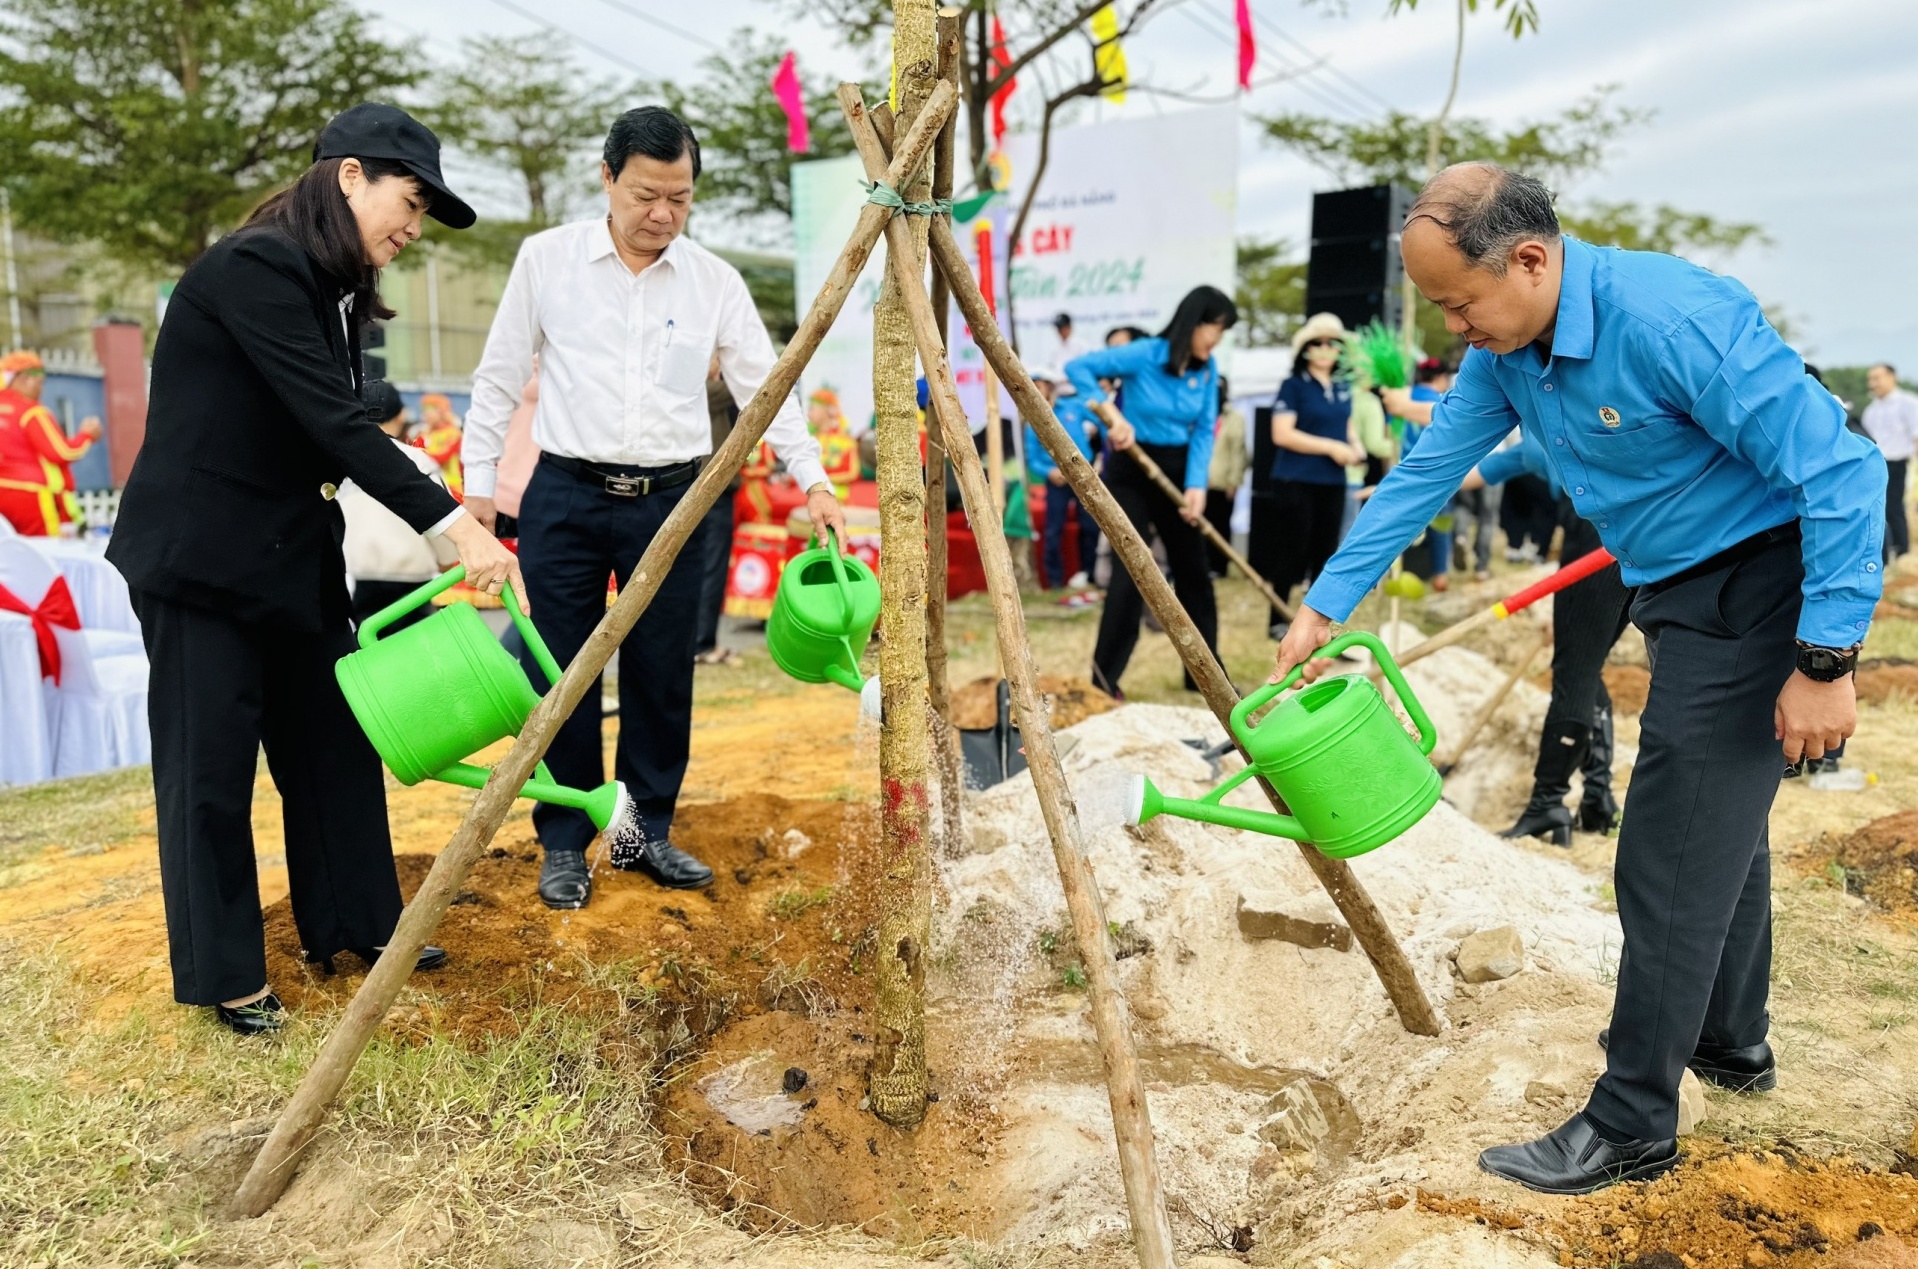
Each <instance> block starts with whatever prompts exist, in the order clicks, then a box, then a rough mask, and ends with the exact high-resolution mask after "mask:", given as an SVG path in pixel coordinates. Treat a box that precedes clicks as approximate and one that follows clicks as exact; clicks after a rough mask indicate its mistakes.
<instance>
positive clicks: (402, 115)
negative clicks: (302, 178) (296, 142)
mask: <svg viewBox="0 0 1918 1269" xmlns="http://www.w3.org/2000/svg"><path fill="white" fill-rule="evenodd" d="M321 159H390V160H392V161H393V162H395V163H399V164H402V165H403V166H404V167H405V168H406V170H407V171H409V172H411V173H412V174H413V175H414V176H416V177H418V178H419V181H420V184H422V185H424V186H425V187H426V188H427V189H428V190H430V191H432V195H433V197H432V200H431V205H430V206H429V207H428V208H427V209H426V214H427V215H429V216H431V217H432V218H433V219H434V220H437V221H439V222H440V223H441V224H442V225H445V226H446V227H447V228H448V229H465V228H467V227H469V226H470V225H471V224H472V223H473V222H474V221H475V220H477V219H479V217H477V216H475V215H474V214H473V209H472V208H471V207H468V206H467V205H466V200H465V199H463V198H461V197H460V196H459V195H458V194H455V193H454V192H453V191H452V190H450V189H448V188H446V178H445V177H443V176H441V175H440V139H439V138H438V137H436V136H434V135H433V130H432V129H431V128H429V127H427V126H426V125H425V124H423V123H421V122H420V121H419V120H418V119H415V118H414V117H413V116H412V115H409V114H407V113H406V112H405V111H404V110H401V109H400V108H399V107H398V106H388V105H383V104H381V103H379V102H376V101H368V102H362V103H361V104H359V105H357V106H354V107H352V108H350V109H347V110H342V111H340V113H339V114H337V115H334V116H333V119H332V121H331V122H330V123H328V124H327V125H326V129H325V130H324V131H323V132H321V133H320V139H319V140H318V141H316V142H314V143H313V161H314V162H315V163H317V162H319V161H320V160H321Z"/></svg>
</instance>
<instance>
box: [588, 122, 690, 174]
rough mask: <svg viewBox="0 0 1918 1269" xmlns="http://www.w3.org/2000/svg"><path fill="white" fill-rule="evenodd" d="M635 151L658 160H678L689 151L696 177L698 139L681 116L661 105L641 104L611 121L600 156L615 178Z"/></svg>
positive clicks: (670, 161) (675, 161) (665, 161)
mask: <svg viewBox="0 0 1918 1269" xmlns="http://www.w3.org/2000/svg"><path fill="white" fill-rule="evenodd" d="M636 154H643V155H645V156H646V157H647V158H649V159H657V160H659V161H660V162H661V163H677V162H678V161H679V159H680V156H682V155H686V154H690V155H692V156H693V179H694V180H698V179H699V138H698V137H696V136H694V135H693V130H692V129H691V128H689V127H687V126H686V121H685V120H684V119H681V118H680V117H679V116H678V115H676V114H674V113H673V112H672V111H670V110H668V109H666V107H664V106H641V107H639V109H637V110H628V111H627V112H626V113H625V114H623V115H621V116H620V117H619V118H617V119H615V120H613V126H612V129H611V130H610V131H609V132H607V134H606V149H605V150H604V151H602V152H601V154H600V157H601V158H603V159H605V160H606V167H607V170H608V171H610V172H612V174H613V179H614V180H618V179H619V174H620V173H621V172H623V171H625V170H626V160H627V159H630V158H632V157H633V156H634V155H636Z"/></svg>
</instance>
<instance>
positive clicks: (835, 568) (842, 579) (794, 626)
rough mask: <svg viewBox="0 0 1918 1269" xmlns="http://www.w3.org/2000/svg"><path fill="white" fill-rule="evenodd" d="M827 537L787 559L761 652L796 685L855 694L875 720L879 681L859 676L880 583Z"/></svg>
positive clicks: (875, 615)
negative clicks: (831, 685) (826, 685)
mask: <svg viewBox="0 0 1918 1269" xmlns="http://www.w3.org/2000/svg"><path fill="white" fill-rule="evenodd" d="M826 533H827V535H828V537H829V538H830V541H829V542H828V543H827V545H825V546H809V547H808V548H807V549H806V550H804V551H801V552H800V553H799V554H797V555H795V556H793V557H792V559H790V560H788V561H786V571H785V572H783V573H781V574H780V575H779V589H778V591H776V592H775V593H774V595H773V608H772V613H771V615H769V616H768V617H767V618H766V651H768V652H770V653H771V654H772V658H773V664H775V665H777V666H778V667H779V668H780V669H782V670H784V671H785V672H786V673H788V674H790V675H792V676H793V677H794V678H796V679H798V680H799V681H800V682H801V683H837V684H839V685H840V686H841V687H847V688H851V689H852V690H853V691H855V692H858V693H859V700H860V707H861V708H862V709H863V710H865V712H866V713H868V714H871V715H872V716H874V717H875V718H876V717H878V714H879V709H878V705H879V680H878V679H877V678H874V679H873V680H872V681H871V682H867V681H866V680H865V679H862V678H861V677H860V676H859V658H860V657H861V656H862V655H864V653H865V651H866V644H867V643H868V642H870V641H871V639H872V628H873V625H874V623H876V622H877V621H878V620H879V579H878V578H877V577H875V576H873V572H872V570H871V569H870V568H868V567H866V563H865V561H864V560H861V559H860V558H859V557H858V556H856V555H854V556H848V555H846V554H845V552H844V551H843V550H842V549H841V547H840V545H839V535H838V534H837V533H835V532H834V531H833V530H831V529H827V530H826ZM814 541H817V539H814Z"/></svg>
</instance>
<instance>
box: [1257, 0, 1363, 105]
mask: <svg viewBox="0 0 1918 1269" xmlns="http://www.w3.org/2000/svg"><path fill="white" fill-rule="evenodd" d="M1252 20H1253V22H1254V24H1256V25H1257V26H1260V27H1263V28H1265V29H1266V30H1268V31H1270V32H1271V33H1272V34H1274V35H1276V36H1278V37H1279V38H1280V39H1282V40H1284V41H1285V42H1286V43H1287V44H1290V45H1291V46H1292V47H1293V48H1296V49H1298V50H1299V51H1301V52H1303V53H1306V54H1308V55H1310V56H1312V57H1315V58H1317V57H1320V54H1319V53H1318V51H1317V50H1315V49H1314V48H1313V47H1312V46H1311V45H1309V44H1307V43H1305V42H1304V41H1302V40H1300V39H1298V38H1297V37H1295V36H1294V35H1293V34H1292V33H1291V32H1290V31H1287V30H1286V29H1285V28H1284V27H1282V26H1280V25H1279V24H1278V23H1276V22H1273V21H1271V20H1270V19H1269V18H1265V17H1261V16H1260V15H1259V13H1258V11H1257V10H1254V11H1253V14H1252ZM1322 62H1323V65H1324V67H1325V70H1326V71H1327V73H1329V74H1332V75H1336V76H1338V77H1339V78H1340V79H1342V80H1344V81H1345V82H1346V83H1348V84H1350V85H1351V86H1352V87H1353V88H1355V89H1357V90H1358V91H1359V92H1360V93H1362V94H1364V95H1365V96H1367V97H1369V98H1371V99H1372V100H1373V101H1374V102H1376V103H1378V105H1379V106H1380V107H1382V108H1383V109H1386V110H1392V111H1396V110H1397V109H1398V107H1397V106H1395V105H1393V104H1392V103H1391V102H1389V101H1387V100H1386V99H1385V98H1383V97H1381V96H1379V95H1378V94H1377V93H1375V92H1373V91H1372V90H1371V89H1370V88H1368V87H1367V86H1366V85H1365V84H1364V83H1363V82H1362V81H1360V80H1357V79H1354V78H1353V77H1352V76H1350V75H1348V74H1346V73H1345V72H1344V71H1342V70H1340V69H1339V68H1338V67H1337V66H1334V65H1333V64H1332V61H1331V59H1330V58H1323V59H1322Z"/></svg>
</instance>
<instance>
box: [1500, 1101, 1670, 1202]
mask: <svg viewBox="0 0 1918 1269" xmlns="http://www.w3.org/2000/svg"><path fill="white" fill-rule="evenodd" d="M1677 1162H1678V1142H1677V1141H1676V1140H1675V1139H1673V1138H1667V1139H1665V1140H1664V1141H1626V1142H1621V1143H1614V1142H1610V1141H1607V1140H1605V1138H1603V1137H1601V1136H1599V1135H1598V1129H1597V1128H1596V1127H1594V1126H1593V1124H1592V1121H1591V1120H1589V1119H1587V1118H1586V1117H1585V1115H1584V1112H1582V1111H1581V1112H1580V1113H1578V1114H1576V1115H1573V1116H1572V1117H1571V1118H1570V1119H1568V1120H1566V1121H1565V1122H1564V1123H1562V1124H1560V1125H1559V1126H1558V1127H1557V1128H1554V1129H1553V1130H1552V1131H1551V1132H1548V1133H1546V1134H1545V1135H1544V1136H1543V1137H1540V1138H1539V1139H1538V1140H1537V1141H1527V1142H1525V1143H1524V1144H1523V1145H1516V1146H1493V1147H1492V1148H1491V1149H1490V1150H1487V1151H1486V1152H1485V1153H1483V1154H1481V1155H1480V1156H1479V1157H1478V1166H1479V1167H1480V1168H1482V1169H1483V1170H1485V1171H1487V1172H1490V1173H1491V1174H1492V1175H1493V1176H1497V1177H1504V1178H1505V1179H1506V1180H1507V1181H1516V1182H1518V1183H1519V1184H1520V1185H1522V1186H1524V1187H1525V1188H1526V1189H1528V1190H1537V1191H1538V1192H1539V1193H1540V1194H1590V1193H1591V1192H1592V1191H1593V1190H1602V1189H1604V1188H1605V1187H1606V1186H1608V1185H1617V1184H1618V1183H1619V1182H1620V1181H1644V1180H1647V1179H1649V1178H1651V1177H1655V1176H1657V1175H1658V1174H1659V1173H1661V1172H1664V1171H1666V1170H1667V1169H1669V1168H1670V1167H1671V1166H1672V1165H1673V1164H1674V1163H1677Z"/></svg>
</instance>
